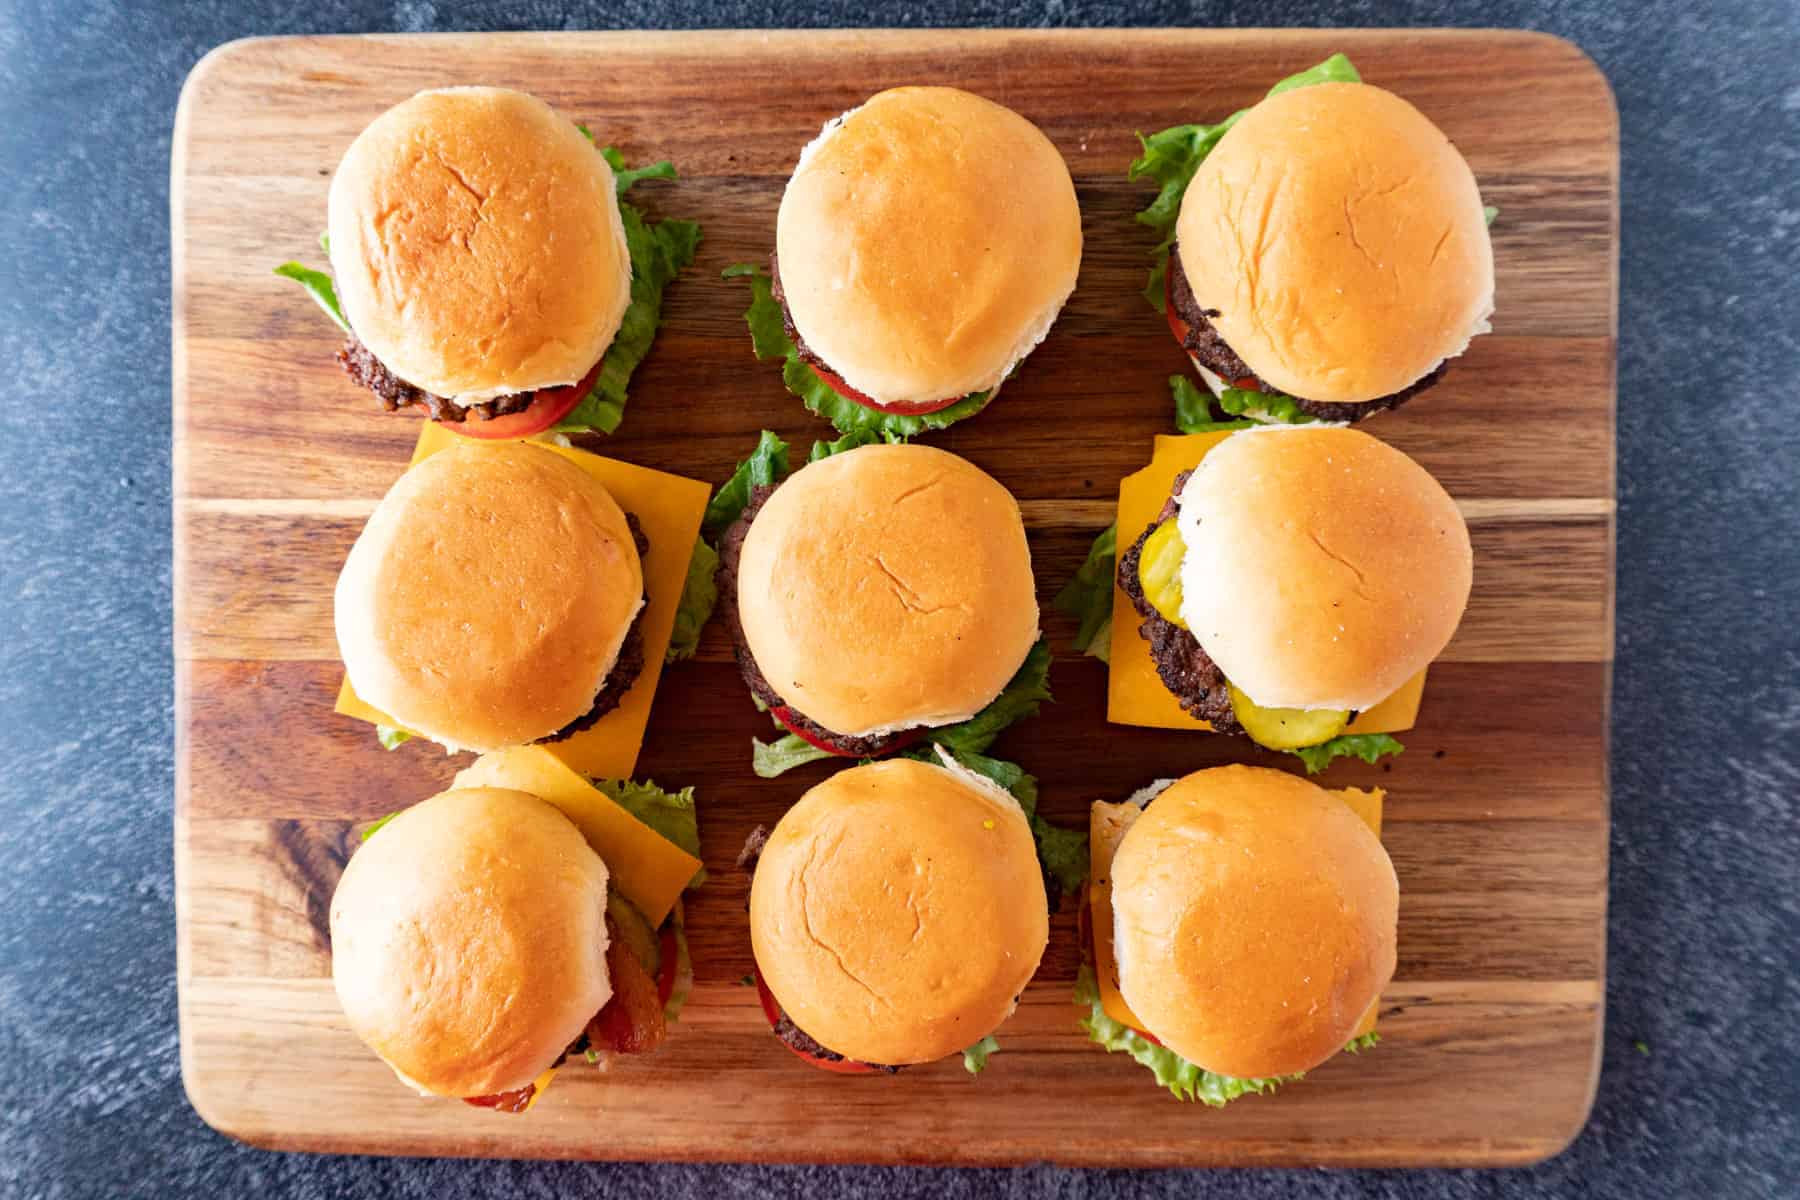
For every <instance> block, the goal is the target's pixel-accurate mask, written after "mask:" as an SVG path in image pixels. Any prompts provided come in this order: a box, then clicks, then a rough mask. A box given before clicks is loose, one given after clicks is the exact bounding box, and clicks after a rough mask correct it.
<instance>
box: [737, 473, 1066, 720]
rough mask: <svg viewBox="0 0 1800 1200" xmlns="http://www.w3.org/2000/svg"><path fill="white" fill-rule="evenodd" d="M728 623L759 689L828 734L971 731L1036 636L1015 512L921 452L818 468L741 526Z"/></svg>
mask: <svg viewBox="0 0 1800 1200" xmlns="http://www.w3.org/2000/svg"><path fill="white" fill-rule="evenodd" d="M738 617H739V619H740V620H741V621H742V623H743V629H744V640H745V643H746V644H747V645H748V647H749V649H750V653H751V655H752V656H753V657H754V658H755V659H756V664H757V666H758V667H760V668H761V669H762V673H763V676H764V677H765V678H766V679H767V680H768V681H769V684H770V686H772V687H773V688H774V689H775V691H776V692H777V693H778V694H779V695H780V696H781V698H782V699H783V700H785V701H786V702H787V703H788V704H790V705H792V706H793V707H794V708H796V709H798V710H799V711H800V712H802V713H804V714H805V715H806V716H808V717H811V718H812V719H813V720H814V721H816V722H818V723H819V724H820V725H823V726H824V727H825V728H827V729H829V730H831V731H832V732H834V733H839V734H844V735H846V736H849V737H873V736H879V735H881V734H884V733H890V732H893V731H895V730H900V729H910V728H914V727H916V726H920V725H950V724H954V723H955V722H957V721H964V720H967V719H968V718H969V717H972V716H974V715H975V714H976V713H977V712H979V711H980V710H981V709H983V708H985V707H986V706H987V704H988V703H989V701H991V700H993V699H994V697H996V696H998V695H999V694H1000V692H1001V689H1003V688H1004V687H1005V686H1006V684H1007V681H1008V680H1010V679H1011V678H1012V677H1013V675H1014V674H1015V673H1016V672H1017V671H1018V669H1019V667H1020V665H1021V664H1023V663H1024V661H1025V656H1026V654H1027V653H1029V652H1030V650H1031V646H1032V643H1033V642H1035V641H1036V640H1037V636H1038V607H1037V596H1036V588H1035V585H1034V584H1033V582H1032V577H1031V551H1030V550H1029V549H1028V548H1027V547H1026V544H1025V525H1024V522H1023V521H1022V520H1021V518H1020V516H1019V505H1018V502H1017V501H1015V500H1014V499H1013V498H1012V495H1011V494H1010V493H1009V492H1007V490H1006V489H1005V488H1003V487H1001V486H1000V484H998V483H996V482H995V481H994V480H993V478H991V477H990V476H989V475H987V474H986V473H985V472H984V471H982V470H981V468H979V467H977V466H975V465H974V464H973V463H970V462H968V461H967V460H965V459H961V458H958V457H957V456H956V455H954V454H950V453H948V452H947V451H943V450H937V449H933V448H932V447H929V446H915V445H892V446H890V445H873V446H864V447H861V448H859V449H856V450H850V451H845V452H843V453H840V454H834V455H832V456H831V457H830V458H824V459H820V460H819V461H818V462H815V463H811V464H809V465H807V466H805V467H802V468H801V469H800V470H798V471H796V472H794V474H793V475H792V476H790V477H789V478H788V480H787V481H786V482H785V483H783V484H782V485H781V486H780V487H778V488H777V489H776V490H775V492H774V494H773V495H771V496H770V497H769V499H768V501H767V502H766V503H765V504H764V505H763V507H762V511H761V512H759V513H757V515H756V518H755V520H754V521H753V522H751V525H750V530H749V533H748V535H747V536H746V537H745V538H744V548H743V552H742V554H741V555H740V556H739V559H738Z"/></svg>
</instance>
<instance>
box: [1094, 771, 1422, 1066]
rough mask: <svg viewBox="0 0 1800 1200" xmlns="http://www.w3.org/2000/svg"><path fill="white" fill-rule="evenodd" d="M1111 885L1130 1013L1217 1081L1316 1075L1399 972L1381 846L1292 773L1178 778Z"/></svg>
mask: <svg viewBox="0 0 1800 1200" xmlns="http://www.w3.org/2000/svg"><path fill="white" fill-rule="evenodd" d="M1112 887H1113V890H1112V904H1113V939H1114V940H1113V945H1114V953H1115V955H1116V957H1117V961H1118V967H1119V990H1120V993H1121V994H1122V995H1123V996H1124V998H1125V1003H1126V1004H1128V1005H1130V1006H1131V1010H1132V1011H1133V1012H1134V1013H1136V1014H1137V1016H1138V1018H1139V1019H1140V1020H1141V1021H1143V1022H1144V1025H1145V1027H1146V1028H1147V1029H1148V1030H1149V1031H1150V1032H1151V1033H1153V1034H1155V1035H1156V1038H1157V1040H1159V1041H1160V1042H1162V1043H1163V1044H1164V1045H1165V1046H1167V1047H1169V1048H1170V1049H1171V1050H1173V1051H1175V1052H1176V1053H1177V1054H1179V1055H1181V1056H1182V1057H1183V1058H1185V1059H1187V1060H1188V1061H1190V1062H1193V1063H1196V1064H1198V1065H1199V1066H1201V1067H1204V1068H1205V1069H1206V1070H1208V1071H1213V1072H1216V1073H1218V1074H1221V1075H1231V1076H1235V1077H1237V1078H1240V1079H1252V1078H1254V1079H1261V1078H1269V1077H1273V1076H1279V1075H1291V1074H1293V1073H1295V1072H1297V1071H1305V1070H1308V1069H1310V1068H1312V1067H1316V1066H1318V1065H1319V1064H1320V1063H1322V1062H1324V1061H1325V1060H1326V1059H1328V1058H1330V1057H1331V1056H1332V1055H1334V1054H1336V1053H1337V1052H1338V1051H1339V1050H1342V1049H1343V1048H1344V1045H1345V1043H1347V1042H1348V1041H1349V1040H1350V1038H1351V1036H1352V1035H1353V1034H1354V1033H1355V1032H1356V1027H1357V1025H1358V1024H1359V1023H1360V1021H1361V1020H1362V1017H1363V1015H1364V1014H1365V1013H1366V1012H1368V1010H1369V1006H1370V1005H1372V1004H1374V1003H1375V1001H1376V1000H1377V999H1378V998H1379V997H1380V995H1381V989H1382V988H1383V987H1385V986H1387V983H1388V981H1389V980H1390V979H1392V978H1393V976H1394V937H1395V923H1396V918H1397V913H1398V909H1399V902H1400V889H1399V884H1398V882H1396V880H1395V878H1394V867H1393V864H1392V863H1391V862H1390V861H1389V860H1388V856H1387V851H1385V850H1383V849H1382V846H1381V839H1379V838H1377V837H1376V836H1375V835H1374V834H1373V833H1371V832H1370V831H1369V827H1368V826H1367V825H1364V824H1363V823H1362V821H1361V819H1359V818H1358V817H1357V815H1356V814H1355V812H1353V811H1352V810H1351V809H1350V807H1349V806H1348V805H1346V804H1345V803H1344V802H1343V801H1342V800H1340V799H1338V798H1337V797H1336V796H1333V795H1332V794H1331V793H1329V792H1327V791H1325V790H1324V789H1323V788H1321V787H1318V786H1316V785H1315V784H1311V783H1308V782H1307V781H1305V780H1304V779H1300V778H1297V777H1296V776H1293V775H1288V774H1285V773H1283V772H1281V771H1271V770H1268V769H1266V768H1262V767H1242V766H1230V767H1214V768H1212V769H1211V770H1206V771H1198V772H1195V773H1194V774H1192V775H1189V776H1188V777H1187V778H1185V779H1182V780H1179V781H1177V782H1176V783H1175V784H1173V785H1172V786H1170V787H1169V788H1168V789H1167V790H1166V791H1164V792H1163V793H1162V794H1161V795H1160V796H1158V797H1157V798H1156V799H1155V800H1152V801H1151V802H1150V807H1149V808H1148V809H1146V810H1145V811H1144V814H1143V816H1141V817H1139V818H1138V820H1137V821H1136V823H1134V824H1133V825H1132V827H1131V828H1130V830H1128V831H1127V832H1126V834H1125V837H1124V839H1123V840H1122V841H1121V842H1120V843H1119V850H1118V853H1117V855H1115V856H1114V858H1113V864H1112Z"/></svg>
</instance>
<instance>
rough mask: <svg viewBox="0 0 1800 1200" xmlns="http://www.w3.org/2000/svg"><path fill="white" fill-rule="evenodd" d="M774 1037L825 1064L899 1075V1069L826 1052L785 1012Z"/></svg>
mask: <svg viewBox="0 0 1800 1200" xmlns="http://www.w3.org/2000/svg"><path fill="white" fill-rule="evenodd" d="M778 1011H779V1010H778ZM775 1036H776V1037H778V1038H780V1039H781V1040H782V1041H784V1042H786V1043H787V1044H788V1045H790V1046H792V1047H793V1048H794V1049H796V1050H798V1051H799V1052H800V1053H802V1054H805V1055H809V1056H810V1057H812V1058H819V1059H823V1060H824V1061H826V1062H834V1063H835V1062H854V1063H856V1064H857V1065H858V1066H863V1067H868V1068H870V1069H871V1070H875V1071H881V1072H883V1073H885V1074H888V1075H898V1074H899V1073H900V1068H899V1067H884V1066H882V1065H881V1064H880V1063H866V1062H858V1060H856V1059H852V1058H845V1057H844V1056H843V1055H842V1054H839V1053H838V1052H837V1051H836V1050H827V1049H826V1048H825V1047H823V1046H821V1045H820V1044H819V1043H818V1042H817V1041H816V1040H815V1039H814V1038H813V1036H812V1034H810V1033H808V1032H806V1030H804V1029H802V1028H800V1027H799V1026H798V1025H796V1024H794V1022H793V1020H792V1019H791V1018H790V1017H789V1016H788V1015H787V1014H786V1013H785V1012H784V1013H782V1014H781V1019H780V1020H778V1021H776V1022H775Z"/></svg>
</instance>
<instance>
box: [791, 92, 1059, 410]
mask: <svg viewBox="0 0 1800 1200" xmlns="http://www.w3.org/2000/svg"><path fill="white" fill-rule="evenodd" d="M775 248H776V254H777V257H778V258H779V260H780V269H781V287H782V291H783V294H784V295H785V296H786V298H787V306H788V311H789V313H791V314H792V316H793V320H794V327H795V328H796V329H798V330H799V332H800V336H801V337H802V338H803V339H804V340H805V341H806V344H807V345H808V346H809V347H811V348H812V350H813V351H814V353H816V354H818V355H819V357H821V358H822V359H824V360H825V362H826V363H828V364H830V366H831V369H832V370H833V371H836V372H837V373H838V374H839V375H841V376H842V377H843V379H844V382H846V383H848V384H849V385H850V386H851V387H853V388H855V389H856V390H858V391H860V392H862V393H864V394H865V395H867V396H869V397H871V398H873V399H875V400H877V401H880V402H881V403H883V404H905V403H922V402H927V401H933V400H944V399H948V398H950V397H958V396H964V395H967V394H968V393H970V392H978V391H984V390H986V389H988V388H992V387H995V386H997V385H998V384H999V383H1000V381H1001V380H1002V379H1004V378H1005V377H1006V373H1007V372H1008V371H1010V370H1011V369H1012V367H1013V364H1014V363H1016V362H1018V361H1019V360H1020V359H1022V358H1024V357H1025V356H1026V355H1027V354H1028V353H1030V352H1031V348H1032V347H1033V346H1036V345H1037V344H1038V343H1039V342H1041V341H1042V340H1043V339H1044V335H1045V334H1046V333H1048V332H1049V331H1050V326H1051V324H1052V323H1053V322H1054V321H1055V320H1056V314H1057V313H1058V312H1059V311H1060V310H1061V309H1062V306H1063V301H1065V300H1067V299H1068V298H1069V293H1070V292H1072V291H1073V290H1074V289H1075V273H1076V270H1077V268H1079V267H1080V265H1081V213H1080V210H1079V209H1078V208H1077V207H1076V204H1075V185H1074V183H1073V181H1071V180H1070V178H1069V168H1068V167H1067V166H1066V165H1065V164H1064V163H1063V160H1062V155H1060V154H1058V153H1057V151H1056V147H1055V146H1052V145H1051V144H1050V139H1048V138H1046V137H1045V136H1044V135H1043V134H1042V133H1041V132H1039V131H1038V129H1037V127H1036V126H1035V125H1033V124H1032V123H1031V122H1029V121H1027V120H1026V119H1025V118H1024V117H1021V116H1020V115H1019V114H1018V113H1015V112H1013V111H1012V110H1011V109H1009V108H1004V107H1002V106H1001V105H998V104H995V103H994V102H993V101H991V100H984V99H982V98H981V97H980V96H974V95H971V94H969V93H968V92H963V91H958V90H957V89H955V88H945V87H906V88H895V89H893V90H892V91H886V92H880V93H877V94H876V95H875V96H872V97H871V98H870V99H869V100H868V102H867V103H865V104H864V105H863V106H862V107H861V108H855V109H851V110H850V111H849V112H847V113H845V114H844V115H843V116H841V117H838V118H836V119H834V120H833V121H831V122H829V123H828V124H827V125H826V126H825V128H824V130H823V131H822V132H821V133H820V134H819V136H818V138H817V139H816V140H815V141H813V143H812V144H811V145H809V146H807V147H806V149H805V150H804V151H803V152H802V153H801V155H800V165H799V166H798V167H796V168H795V170H794V177H793V178H792V179H790V180H789V181H788V185H787V191H786V192H785V193H783V195H782V197H781V212H780V215H779V216H778V217H777V218H776V224H775Z"/></svg>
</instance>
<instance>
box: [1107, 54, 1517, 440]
mask: <svg viewBox="0 0 1800 1200" xmlns="http://www.w3.org/2000/svg"><path fill="white" fill-rule="evenodd" d="M1143 148H1144V153H1143V156H1142V157H1141V158H1139V159H1137V160H1136V161H1135V162H1133V163H1132V165H1131V177H1132V178H1133V179H1145V178H1147V179H1151V180H1153V181H1154V182H1156V183H1157V184H1158V185H1160V191H1159V193H1158V195H1157V197H1156V200H1155V201H1154V202H1153V203H1152V204H1151V205H1150V207H1149V208H1147V209H1145V210H1144V211H1143V212H1142V213H1140V214H1139V215H1138V220H1139V221H1140V222H1142V223H1143V224H1146V225H1149V226H1151V227H1152V228H1154V229H1155V230H1156V231H1157V232H1158V233H1160V234H1162V235H1163V236H1164V242H1163V244H1162V245H1161V246H1159V247H1158V248H1157V251H1156V253H1157V256H1158V263H1157V267H1156V269H1155V270H1154V271H1153V272H1152V274H1151V283H1150V287H1149V288H1148V289H1147V290H1146V297H1147V298H1148V299H1149V300H1150V302H1151V303H1152V304H1154V305H1156V306H1157V307H1158V308H1161V309H1162V310H1163V311H1164V312H1165V314H1166V315H1167V317H1168V321H1169V328H1170V329H1171V331H1172V332H1173V333H1174V335H1175V339H1176V341H1178V342H1180V343H1181V346H1182V349H1183V350H1185V351H1186V352H1187V354H1188V357H1189V359H1190V360H1191V361H1192V363H1193V366H1194V370H1195V371H1196V372H1197V373H1198V374H1199V376H1200V378H1201V379H1202V380H1203V381H1204V382H1205V384H1206V386H1207V388H1208V389H1209V390H1210V391H1211V393H1212V407H1213V408H1214V409H1215V410H1216V411H1215V412H1214V413H1213V414H1212V415H1213V417H1214V419H1216V420H1231V419H1249V420H1257V421H1265V422H1290V423H1304V422H1309V421H1335V422H1353V421H1359V420H1361V419H1363V418H1364V417H1368V416H1371V415H1373V414H1374V413H1377V412H1380V411H1382V410H1384V409H1389V408H1393V407H1395V406H1397V405H1400V404H1402V403H1405V402H1406V401H1407V400H1409V399H1411V398H1412V397H1413V396H1416V395H1418V394H1419V393H1420V392H1422V391H1424V390H1425V389H1426V388H1429V387H1431V386H1432V385H1433V384H1435V383H1436V382H1437V381H1438V379H1439V377H1440V376H1441V375H1442V374H1443V371H1444V366H1445V363H1446V362H1447V361H1448V360H1449V359H1451V358H1455V357H1456V356H1457V355H1459V354H1461V353H1462V352H1463V351H1464V350H1465V349H1466V348H1467V347H1468V345H1469V342H1470V340H1471V339H1472V338H1473V337H1475V336H1476V335H1477V334H1480V333H1485V332H1487V330H1488V318H1489V317H1490V316H1491V315H1492V313H1493V311H1494V254H1493V248H1492V246H1491V244H1490V243H1489V240H1488V231H1487V223H1488V221H1489V220H1490V219H1491V216H1492V210H1488V209H1484V207H1483V205H1482V201H1481V194H1480V192H1479V191H1478V190H1477V188H1476V185H1475V176H1474V174H1473V173H1472V172H1471V171H1470V170H1469V164H1468V163H1467V162H1466V161H1464V159H1463V156H1462V155H1461V154H1460V153H1459V152H1458V151H1457V149H1456V147H1455V146H1454V145H1452V144H1451V142H1450V140H1449V138H1447V137H1445V136H1444V133H1443V131H1441V130H1440V129H1438V127H1437V126H1436V125H1434V124H1432V122H1431V121H1430V119H1429V118H1427V117H1425V116H1424V115H1423V114H1422V113H1420V112H1419V110H1418V109H1416V108H1414V107H1413V106H1412V105H1411V104H1409V103H1407V102H1406V101H1405V100H1403V99H1401V98H1400V97H1399V96H1396V95H1394V94H1393V93H1392V92H1387V91H1383V90H1382V89H1381V88H1377V87H1372V86H1370V85H1368V84H1365V83H1363V82H1361V78H1360V76H1359V75H1358V74H1357V72H1356V68H1355V67H1353V66H1351V64H1350V60H1349V59H1347V58H1345V57H1344V56H1343V55H1341V54H1339V55H1334V56H1333V57H1332V58H1330V59H1328V60H1326V61H1325V62H1323V63H1321V64H1319V65H1318V66H1317V67H1314V68H1312V69H1311V70H1309V71H1305V72H1302V73H1301V74H1299V75H1295V76H1293V77H1291V78H1289V79H1285V80H1283V81H1282V82H1280V83H1279V84H1277V85H1276V86H1275V87H1274V88H1273V89H1272V90H1271V91H1270V93H1269V95H1268V98H1267V99H1265V100H1263V101H1262V102H1261V103H1259V104H1257V105H1255V106H1254V107H1251V108H1248V109H1245V110H1243V111H1240V112H1237V113H1234V114H1232V115H1231V116H1230V117H1228V118H1226V120H1224V121H1223V122H1221V123H1219V124H1217V125H1181V126H1176V127H1175V128H1172V129H1165V130H1163V131H1162V132H1160V133H1156V134H1153V135H1151V136H1150V137H1148V138H1144V139H1143Z"/></svg>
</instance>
